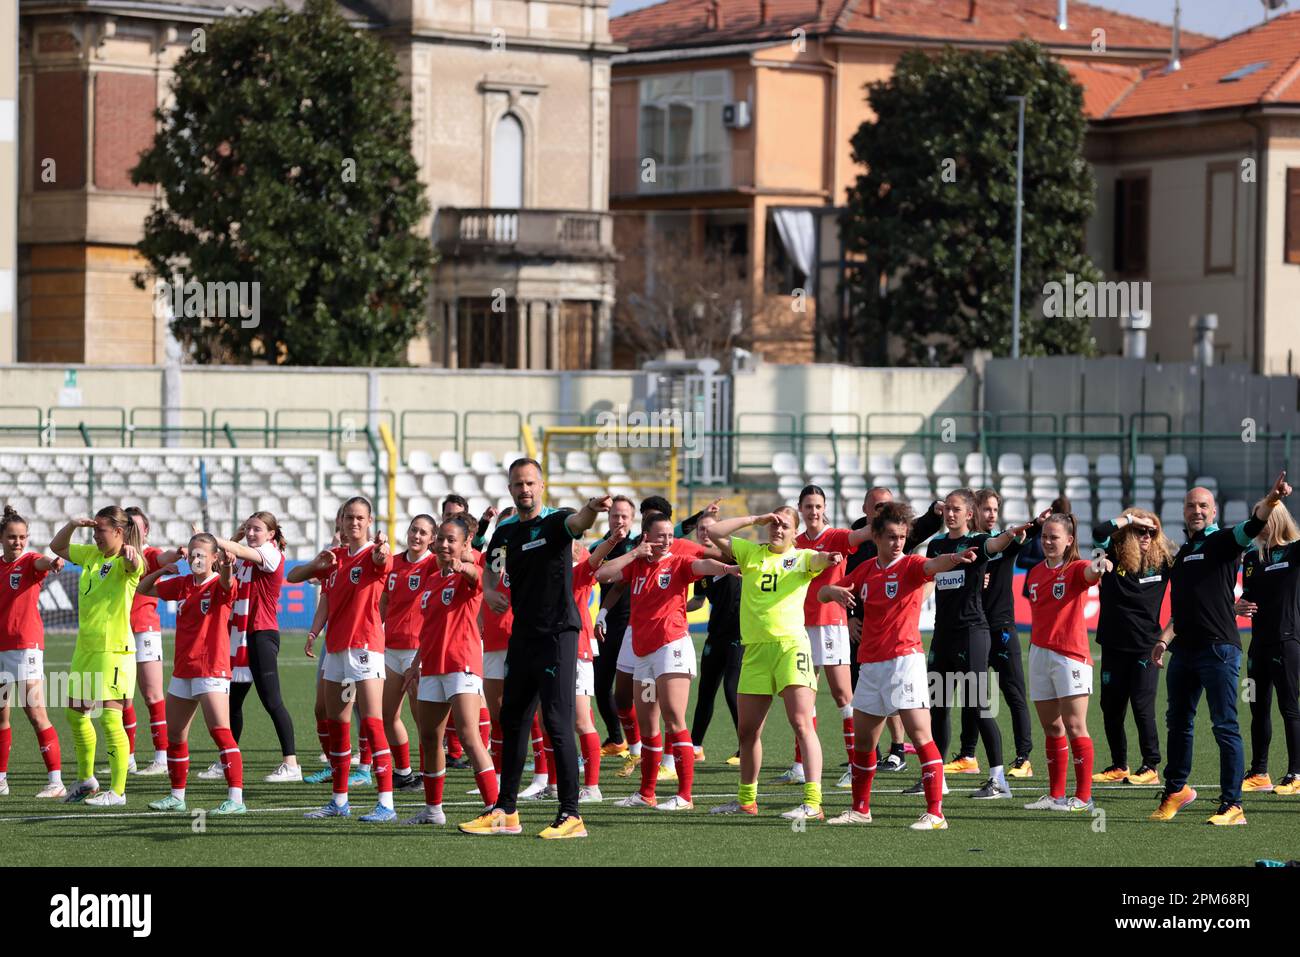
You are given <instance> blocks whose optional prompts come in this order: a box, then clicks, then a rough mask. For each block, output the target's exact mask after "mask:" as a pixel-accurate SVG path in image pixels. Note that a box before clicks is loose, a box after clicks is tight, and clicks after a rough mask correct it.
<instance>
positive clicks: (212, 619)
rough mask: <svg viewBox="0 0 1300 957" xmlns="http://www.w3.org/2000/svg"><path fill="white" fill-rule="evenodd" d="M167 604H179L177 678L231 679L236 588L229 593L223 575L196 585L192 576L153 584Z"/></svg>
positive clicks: (173, 578) (174, 672)
mask: <svg viewBox="0 0 1300 957" xmlns="http://www.w3.org/2000/svg"><path fill="white" fill-rule="evenodd" d="M154 590H155V591H157V592H158V597H159V598H161V599H163V600H164V601H178V602H181V604H180V606H179V607H178V608H177V609H176V664H175V666H174V667H173V668H172V675H173V676H174V677H177V678H229V677H230V648H229V646H228V644H227V637H226V636H227V634H228V633H229V632H228V629H229V627H230V612H231V610H232V609H233V608H234V606H235V589H231V590H230V591H227V590H226V589H225V588H224V587H222V584H221V576H220V575H215V574H213V575H209V576H208V577H207V579H205V580H204V582H203V584H201V585H199V584H195V582H194V576H193V575H176V576H174V577H172V578H164V579H162V580H161V581H158V582H155V583H154Z"/></svg>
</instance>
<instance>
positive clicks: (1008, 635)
mask: <svg viewBox="0 0 1300 957" xmlns="http://www.w3.org/2000/svg"><path fill="white" fill-rule="evenodd" d="M990 645H991V647H990V648H989V667H990V668H992V669H993V671H994V672H996V673H997V676H998V691H999V692H1001V694H1002V698H1003V700H1005V701H1006V703H1007V707H1009V708H1010V709H1011V734H1012V736H1013V737H1014V738H1015V739H1016V757H1017V758H1027V757H1029V752H1030V751H1031V750H1032V749H1033V746H1034V737H1033V730H1032V729H1033V722H1031V721H1030V720H1029V699H1028V697H1026V695H1025V669H1024V666H1023V664H1022V663H1021V654H1020V635H1019V634H1018V633H1017V632H1016V626H1015V625H1000V626H998V627H996V628H994V629H993V630H992V633H991V642H990ZM975 715H976V712H975V711H973V710H970V709H967V708H963V709H962V712H961V754H962V757H967V758H973V757H975V744H976V742H977V741H978V740H979V727H978V725H977V724H976V721H975Z"/></svg>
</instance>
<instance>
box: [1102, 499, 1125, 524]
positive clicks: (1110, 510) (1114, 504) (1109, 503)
mask: <svg viewBox="0 0 1300 957" xmlns="http://www.w3.org/2000/svg"><path fill="white" fill-rule="evenodd" d="M1123 511H1124V506H1123V505H1121V504H1120V501H1119V499H1117V498H1114V499H1111V498H1108V499H1105V500H1103V501H1100V502H1098V503H1097V521H1099V522H1111V521H1114V520H1115V519H1116V518H1118V517H1119V515H1120V513H1121V512H1123Z"/></svg>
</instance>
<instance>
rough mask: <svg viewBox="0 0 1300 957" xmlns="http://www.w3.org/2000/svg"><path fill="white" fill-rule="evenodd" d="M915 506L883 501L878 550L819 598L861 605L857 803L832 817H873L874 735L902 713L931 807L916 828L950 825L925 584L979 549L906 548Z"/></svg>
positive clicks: (877, 521) (876, 525)
mask: <svg viewBox="0 0 1300 957" xmlns="http://www.w3.org/2000/svg"><path fill="white" fill-rule="evenodd" d="M911 526H912V510H911V509H909V508H908V507H907V506H906V505H903V504H900V503H897V502H888V503H885V504H884V505H883V506H882V507H881V508H880V509H879V511H877V512H876V514H875V516H874V517H873V518H872V520H871V526H870V529H871V535H872V540H873V541H874V543H875V545H876V555H875V557H874V558H872V559H871V560H870V561H868V562H863V563H861V564H859V565H858V567H857V568H855V569H854V570H853V571H852V572H851V573H849V574H848V575H846V576H844V577H843V578H842V579H841V580H840V581H839V582H838V583H830V584H827V585H823V586H822V587H821V588H820V589H819V590H818V593H817V600H818V601H820V602H822V603H824V604H830V603H835V604H838V605H840V606H841V607H843V608H851V607H853V606H854V605H859V604H860V605H861V606H862V609H863V616H862V640H861V642H860V644H859V646H858V664H859V668H858V683H857V687H856V688H855V689H854V692H853V723H854V726H855V727H854V732H855V733H854V752H853V755H852V757H851V758H850V761H851V762H852V763H851V764H850V770H851V772H852V774H853V784H852V787H853V806H852V807H850V808H849V809H848V810H847V811H845V812H844V813H843V814H840V815H838V816H837V817H833V818H831V819H830V820H829V821H827V822H826V823H827V824H870V823H871V784H872V781H873V780H874V779H875V776H876V766H877V764H878V761H877V758H876V743H877V742H878V741H879V740H880V733H881V731H882V730H884V726H885V719H886V718H887V717H888V716H889V715H891V714H897V715H898V716H899V719H900V720H901V721H902V722H903V727H904V728H905V729H906V732H907V736H908V737H909V738H911V739H912V744H913V745H915V747H916V751H917V755H918V757H919V758H920V761H921V780H922V782H923V784H924V787H925V802H926V808H925V813H923V814H922V815H921V816H920V818H918V819H917V820H916V821H915V822H914V823H913V824H911V825H909V826H910V827H911V828H912V829H913V830H917V831H942V830H947V828H948V821H947V819H946V818H945V817H944V816H943V791H944V781H943V755H942V753H941V752H940V751H939V749H938V748H937V747H935V744H934V740H933V739H932V738H931V737H930V711H929V708H930V699H929V676H928V674H927V672H926V665H925V649H924V648H923V647H922V645H921V629H920V621H921V602H922V601H923V600H924V598H925V591H926V585H927V584H928V583H929V582H931V581H933V580H934V576H935V575H937V574H939V573H941V572H950V571H952V570H953V569H955V568H960V567H961V566H962V565H969V564H972V563H973V562H974V561H975V560H976V558H977V553H976V551H975V549H973V548H970V549H967V550H966V551H964V552H948V553H946V554H944V555H940V556H939V557H937V558H930V559H926V558H922V557H921V556H920V555H911V554H908V553H907V552H906V550H905V546H906V543H907V538H908V533H909V531H910V530H911Z"/></svg>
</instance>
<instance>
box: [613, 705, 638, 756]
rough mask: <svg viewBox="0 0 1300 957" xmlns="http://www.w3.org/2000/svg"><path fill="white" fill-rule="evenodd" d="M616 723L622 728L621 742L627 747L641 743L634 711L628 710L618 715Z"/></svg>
mask: <svg viewBox="0 0 1300 957" xmlns="http://www.w3.org/2000/svg"><path fill="white" fill-rule="evenodd" d="M618 723H619V724H620V725H621V726H622V728H623V741H624V743H625V744H627V745H628V746H629V747H630V746H631V745H634V744H640V743H641V729H640V728H639V727H637V723H636V711H635V710H634V709H632V708H628V709H627V710H626V711H620V712H619V713H618Z"/></svg>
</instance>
